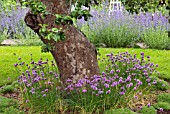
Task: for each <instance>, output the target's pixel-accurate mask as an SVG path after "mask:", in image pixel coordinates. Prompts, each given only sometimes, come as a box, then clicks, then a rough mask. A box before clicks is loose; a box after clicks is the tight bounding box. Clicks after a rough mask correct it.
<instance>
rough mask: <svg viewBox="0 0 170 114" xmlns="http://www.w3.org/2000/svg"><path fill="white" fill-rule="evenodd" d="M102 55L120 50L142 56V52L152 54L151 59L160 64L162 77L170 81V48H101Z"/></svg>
mask: <svg viewBox="0 0 170 114" xmlns="http://www.w3.org/2000/svg"><path fill="white" fill-rule="evenodd" d="M99 51H100V53H101V54H102V55H104V54H107V53H110V52H112V53H114V54H117V53H118V52H126V51H127V52H129V53H131V54H137V57H138V58H140V57H141V56H140V53H141V52H144V53H145V57H147V56H150V57H151V59H150V61H151V62H152V63H154V64H158V65H159V67H158V68H157V71H159V72H160V78H163V79H165V80H168V81H170V57H169V56H170V50H156V49H135V48H100V49H99Z"/></svg>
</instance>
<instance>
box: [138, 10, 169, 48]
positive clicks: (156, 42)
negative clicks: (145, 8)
mask: <svg viewBox="0 0 170 114" xmlns="http://www.w3.org/2000/svg"><path fill="white" fill-rule="evenodd" d="M135 18H136V23H138V26H140V28H141V40H142V41H143V42H144V43H146V45H148V46H149V47H150V48H154V49H170V39H169V38H168V33H167V31H169V30H170V24H169V23H168V19H167V18H166V17H165V16H163V15H162V14H161V13H154V14H151V13H146V14H144V13H141V14H140V15H138V16H136V17H135Z"/></svg>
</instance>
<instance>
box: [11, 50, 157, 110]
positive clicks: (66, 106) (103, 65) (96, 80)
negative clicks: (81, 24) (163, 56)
mask: <svg viewBox="0 0 170 114" xmlns="http://www.w3.org/2000/svg"><path fill="white" fill-rule="evenodd" d="M106 56H107V58H103V59H100V58H99V64H100V69H101V71H103V72H102V73H101V75H94V76H91V77H85V78H82V79H80V80H78V81H77V82H74V81H73V80H72V79H67V81H66V82H64V84H63V82H61V81H60V77H59V75H58V74H57V72H56V69H55V68H56V67H54V63H52V67H51V68H50V67H49V66H50V65H49V62H48V61H42V60H39V61H38V62H35V61H33V60H32V61H31V63H30V64H29V65H28V64H26V63H24V62H22V59H21V58H19V62H18V63H16V64H15V65H14V66H15V67H17V68H19V69H18V71H19V72H21V75H20V76H19V80H18V81H19V83H20V84H21V101H22V102H21V104H23V106H24V107H27V106H28V107H29V108H30V110H31V111H33V112H34V113H37V112H39V113H42V112H43V113H52V112H53V113H54V112H58V113H70V112H76V113H103V112H104V111H105V110H110V109H115V108H120V107H121V108H125V107H129V105H130V104H129V103H130V102H131V101H132V100H133V99H134V98H135V99H136V97H137V96H136V94H137V93H139V92H140V95H145V94H147V92H149V91H150V89H151V88H152V86H154V85H156V84H157V80H155V79H154V78H151V77H150V76H152V75H157V71H156V68H157V67H158V65H155V64H153V63H151V62H150V57H149V56H147V59H146V58H145V57H144V53H141V57H140V59H137V56H136V55H131V54H129V53H128V52H124V53H118V54H115V55H114V54H113V53H111V54H107V55H106ZM145 59H146V60H145ZM24 67H25V68H24ZM21 68H23V70H21ZM49 109H50V110H49Z"/></svg>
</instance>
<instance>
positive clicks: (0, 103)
mask: <svg viewBox="0 0 170 114" xmlns="http://www.w3.org/2000/svg"><path fill="white" fill-rule="evenodd" d="M17 105H18V104H17V101H16V100H12V99H8V98H6V97H3V96H0V113H2V112H3V110H4V109H5V108H7V107H10V106H13V107H14V108H17Z"/></svg>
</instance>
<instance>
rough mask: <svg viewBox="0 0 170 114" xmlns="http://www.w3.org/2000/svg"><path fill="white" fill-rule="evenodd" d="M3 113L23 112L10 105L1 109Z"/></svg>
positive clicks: (20, 113)
mask: <svg viewBox="0 0 170 114" xmlns="http://www.w3.org/2000/svg"><path fill="white" fill-rule="evenodd" d="M3 114H25V113H24V112H23V111H20V110H19V109H17V108H15V107H13V106H10V107H7V108H4V109H3Z"/></svg>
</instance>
